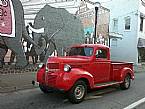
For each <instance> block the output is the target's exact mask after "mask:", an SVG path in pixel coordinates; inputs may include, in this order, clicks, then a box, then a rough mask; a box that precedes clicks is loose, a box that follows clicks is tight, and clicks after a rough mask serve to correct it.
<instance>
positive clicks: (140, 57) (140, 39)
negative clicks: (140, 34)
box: [137, 38, 145, 63]
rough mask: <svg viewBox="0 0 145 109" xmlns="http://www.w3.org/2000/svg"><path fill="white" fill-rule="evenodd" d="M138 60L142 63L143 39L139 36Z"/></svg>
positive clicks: (144, 44)
mask: <svg viewBox="0 0 145 109" xmlns="http://www.w3.org/2000/svg"><path fill="white" fill-rule="evenodd" d="M137 48H138V62H139V63H142V62H145V39H143V38H139V39H138V45H137Z"/></svg>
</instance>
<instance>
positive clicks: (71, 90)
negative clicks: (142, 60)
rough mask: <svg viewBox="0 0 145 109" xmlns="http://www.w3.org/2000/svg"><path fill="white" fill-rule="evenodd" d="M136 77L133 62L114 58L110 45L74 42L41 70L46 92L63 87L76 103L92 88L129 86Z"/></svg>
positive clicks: (41, 82)
mask: <svg viewBox="0 0 145 109" xmlns="http://www.w3.org/2000/svg"><path fill="white" fill-rule="evenodd" d="M133 79H134V71H133V63H125V62H112V61H111V60H110V49H109V47H107V46H104V45H99V44H82V45H75V46H72V47H70V49H69V52H68V53H67V56H64V57H50V58H49V59H48V61H47V63H46V65H43V66H42V67H41V68H40V69H39V71H38V73H37V82H39V87H40V89H41V90H42V91H43V92H44V93H47V92H48V91H49V89H51V88H52V89H59V90H61V91H64V92H67V94H68V99H69V101H70V102H72V103H80V102H82V101H83V99H84V97H85V95H86V94H87V90H88V89H94V88H101V87H105V86H111V85H115V84H120V87H121V89H128V88H129V87H130V84H131V80H133Z"/></svg>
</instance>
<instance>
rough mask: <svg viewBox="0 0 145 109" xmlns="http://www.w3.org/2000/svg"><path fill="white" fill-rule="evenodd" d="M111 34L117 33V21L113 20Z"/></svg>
mask: <svg viewBox="0 0 145 109" xmlns="http://www.w3.org/2000/svg"><path fill="white" fill-rule="evenodd" d="M113 32H118V19H113Z"/></svg>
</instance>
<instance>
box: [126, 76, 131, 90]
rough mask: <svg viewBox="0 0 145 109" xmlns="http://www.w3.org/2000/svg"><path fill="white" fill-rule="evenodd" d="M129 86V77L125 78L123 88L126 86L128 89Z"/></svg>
mask: <svg viewBox="0 0 145 109" xmlns="http://www.w3.org/2000/svg"><path fill="white" fill-rule="evenodd" d="M129 84H130V78H129V76H127V77H126V78H125V86H126V88H128V87H129Z"/></svg>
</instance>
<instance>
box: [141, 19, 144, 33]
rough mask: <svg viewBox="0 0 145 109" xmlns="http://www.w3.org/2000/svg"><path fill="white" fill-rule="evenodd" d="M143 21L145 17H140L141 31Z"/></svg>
mask: <svg viewBox="0 0 145 109" xmlns="http://www.w3.org/2000/svg"><path fill="white" fill-rule="evenodd" d="M143 21H144V18H143V17H140V31H141V32H142V31H143Z"/></svg>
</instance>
